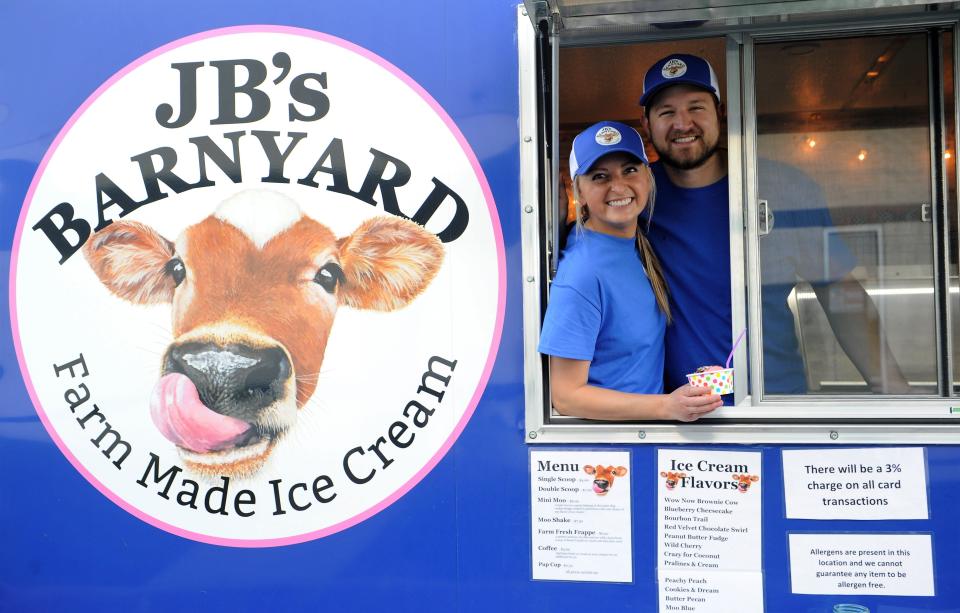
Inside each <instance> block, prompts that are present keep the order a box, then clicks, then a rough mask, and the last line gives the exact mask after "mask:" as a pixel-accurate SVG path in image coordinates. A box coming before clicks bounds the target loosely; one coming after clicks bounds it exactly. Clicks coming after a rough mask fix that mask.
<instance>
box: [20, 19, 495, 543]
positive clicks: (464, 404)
mask: <svg viewBox="0 0 960 613" xmlns="http://www.w3.org/2000/svg"><path fill="white" fill-rule="evenodd" d="M504 287H505V279H504V256H503V241H502V237H501V234H500V227H499V222H498V220H497V215H496V209H495V206H494V202H493V198H492V196H491V194H490V190H489V187H488V186H487V183H486V180H485V179H484V176H483V173H482V171H481V169H480V166H479V164H478V162H477V160H476V158H475V156H474V155H473V153H472V151H471V150H470V148H469V146H468V145H467V143H466V141H465V139H464V138H463V135H462V134H461V133H460V131H459V130H458V129H457V127H456V126H455V125H454V123H453V122H452V121H451V120H450V118H449V117H448V116H447V115H446V113H445V112H444V111H443V109H441V108H440V106H439V105H438V104H437V103H436V102H435V101H434V100H433V99H432V98H431V97H430V96H429V95H428V94H427V93H426V92H425V91H424V90H423V89H422V88H421V87H419V86H418V85H417V84H416V83H415V82H413V81H412V80H411V79H410V78H409V77H407V76H406V75H404V74H403V73H401V72H400V71H399V70H397V69H396V68H395V67H393V66H391V65H390V64H388V63H387V62H386V61H384V60H382V59H381V58H379V57H377V56H375V55H373V54H372V53H370V52H368V51H366V50H364V49H362V48H359V47H357V46H355V45H352V44H350V43H347V42H345V41H342V40H339V39H335V38H332V37H329V36H325V35H322V34H318V33H315V32H310V31H305V30H297V29H292V28H279V27H244V28H230V29H226V30H217V31H213V32H207V33H203V34H200V35H197V36H193V37H190V38H187V39H184V40H181V41H178V42H176V43H173V44H171V45H168V46H166V47H163V48H161V49H158V50H156V51H155V52H153V53H150V54H149V55H147V56H145V57H144V58H141V59H140V60H138V61H137V62H135V63H134V64H132V65H131V66H128V67H127V68H125V69H124V70H122V71H121V72H120V73H119V74H117V75H116V76H114V77H113V78H112V79H110V80H109V81H108V82H107V83H106V84H104V85H103V86H102V87H101V88H100V89H99V90H98V91H97V92H96V93H95V94H94V95H93V96H91V98H90V99H89V100H88V101H87V102H86V103H85V104H84V105H83V107H82V108H80V109H79V110H78V111H77V112H76V114H75V115H74V117H73V118H72V119H71V120H70V122H69V123H68V124H67V126H66V127H65V128H64V129H63V131H62V132H61V133H60V135H59V136H58V137H57V139H56V140H55V142H54V144H53V146H52V147H51V149H50V151H49V152H48V153H47V156H46V157H45V159H44V160H43V163H42V164H41V167H40V170H39V171H38V173H37V176H36V178H35V179H34V183H33V185H32V186H31V189H30V192H29V194H28V196H27V200H26V202H25V204H24V209H23V212H22V214H21V218H20V225H19V227H18V230H17V235H16V240H15V245H14V250H13V270H12V272H11V301H12V304H11V312H12V313H13V328H14V338H15V342H16V345H17V351H18V357H19V360H20V365H21V369H22V371H23V376H24V379H25V381H26V383H27V385H28V388H29V390H30V393H31V396H32V398H33V401H34V404H35V405H36V408H37V411H38V413H39V415H40V417H41V419H42V420H43V423H44V424H45V426H46V428H47V430H48V431H49V433H50V435H51V436H52V437H53V439H54V440H55V441H56V443H57V444H58V445H59V447H60V449H61V450H62V451H63V453H64V454H65V455H66V456H67V457H68V458H69V459H70V461H71V462H72V463H73V464H74V466H76V468H77V469H78V470H79V471H80V472H81V473H82V474H83V475H84V476H85V477H86V478H87V479H88V480H89V481H90V482H91V483H92V484H93V485H95V486H96V487H97V488H98V489H100V490H101V491H102V492H103V493H104V494H105V495H107V496H108V497H110V498H111V499H112V500H114V501H115V502H116V503H117V504H119V505H121V506H122V507H124V508H125V509H127V510H129V511H130V512H131V513H133V514H135V515H137V516H138V517H140V518H142V519H144V520H145V521H148V522H150V523H152V524H154V525H156V526H159V527H161V528H163V529H165V530H168V531H170V532H173V533H175V534H179V535H182V536H186V537H188V538H193V539H196V540H200V541H205V542H210V543H219V544H228V545H245V546H246V545H255V546H259V545H264V546H265V545H281V544H287V543H295V542H301V541H304V540H308V539H312V538H317V537H320V536H324V535H326V534H330V533H332V532H335V531H338V530H341V529H343V528H346V527H348V526H350V525H353V524H355V523H357V522H359V521H362V520H363V519H365V518H366V517H369V516H370V515H372V514H374V513H376V512H377V511H379V510H381V509H383V508H385V507H386V506H388V505H390V504H391V503H392V502H393V501H394V500H396V499H397V498H399V497H400V496H401V495H403V494H404V493H405V492H406V491H407V490H409V489H410V488H411V487H413V486H414V485H415V484H416V483H417V482H418V481H419V480H420V479H421V478H423V476H424V475H425V474H426V473H427V472H429V470H430V469H431V468H432V467H433V466H434V465H435V464H436V463H437V462H438V461H439V460H440V458H442V457H443V455H444V453H445V452H446V451H447V450H448V449H449V448H450V446H451V445H452V444H453V442H454V441H455V440H456V438H457V436H458V435H459V433H460V432H461V430H462V429H463V427H464V426H465V425H466V422H467V420H468V419H469V418H470V415H471V413H472V412H473V410H474V408H475V407H476V405H477V402H478V401H479V398H480V395H481V393H482V391H483V388H484V386H485V384H486V381H487V379H488V377H489V375H490V370H491V368H492V365H493V361H494V358H495V352H496V348H497V346H498V344H499V337H500V330H501V326H502V319H503V309H504Z"/></svg>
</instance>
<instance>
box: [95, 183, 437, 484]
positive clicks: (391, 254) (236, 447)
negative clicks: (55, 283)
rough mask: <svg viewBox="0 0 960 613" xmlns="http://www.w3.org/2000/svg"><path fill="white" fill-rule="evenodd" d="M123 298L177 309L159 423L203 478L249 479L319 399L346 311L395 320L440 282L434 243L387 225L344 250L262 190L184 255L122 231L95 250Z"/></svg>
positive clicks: (225, 210) (101, 238)
mask: <svg viewBox="0 0 960 613" xmlns="http://www.w3.org/2000/svg"><path fill="white" fill-rule="evenodd" d="M83 251H84V255H85V256H86V259H87V261H88V262H89V264H90V266H91V268H92V269H93V271H94V272H95V273H96V275H97V277H98V278H99V279H100V281H101V282H102V283H103V284H104V285H105V286H106V287H107V289H109V290H110V292H112V293H113V294H114V295H116V296H118V297H120V298H122V299H124V300H127V301H129V302H132V303H134V304H143V305H146V304H167V303H169V304H171V306H172V320H173V340H172V342H171V343H170V344H169V345H168V346H167V348H166V350H165V351H164V353H163V357H162V360H161V366H160V375H161V376H160V379H159V381H158V383H157V384H156V386H155V388H154V391H153V395H152V398H151V400H150V414H151V417H152V419H153V421H154V423H155V424H156V426H157V428H158V429H159V430H160V432H161V433H162V434H163V435H164V436H165V437H166V438H167V439H168V440H170V441H171V442H173V443H174V444H176V446H177V448H178V450H179V453H180V456H181V459H182V460H183V462H184V463H185V464H186V465H187V466H188V467H189V468H191V469H192V470H194V471H196V472H198V473H200V474H206V475H211V476H216V475H234V476H240V477H243V476H250V475H252V474H253V473H255V472H256V471H257V470H259V469H260V468H261V467H262V466H263V464H264V462H266V460H267V458H268V457H269V456H270V454H271V452H272V451H273V449H274V446H275V445H276V444H277V442H278V441H279V440H281V438H282V437H283V435H284V433H285V432H287V431H288V430H289V429H290V427H291V426H292V425H293V424H294V423H295V421H296V418H297V413H298V410H299V409H300V407H302V406H303V405H304V403H305V402H306V401H307V400H308V399H309V398H310V397H311V396H312V395H313V392H314V390H315V388H316V386H317V379H318V375H319V372H320V365H321V363H322V362H323V356H324V352H325V350H326V346H327V339H328V337H329V335H330V329H331V326H332V325H333V320H334V316H335V315H336V312H337V309H338V308H339V307H340V306H349V307H353V308H356V309H372V310H375V311H393V310H395V309H399V308H401V307H403V306H405V305H407V304H409V303H410V302H411V301H412V300H413V299H414V298H416V297H417V295H419V294H420V293H421V292H422V291H423V290H424V289H425V288H426V287H427V286H428V285H429V284H430V282H431V281H432V280H433V278H434V276H435V275H436V273H437V271H438V270H439V268H440V265H441V263H442V261H443V247H442V244H441V243H440V241H439V240H438V239H437V237H436V236H434V235H433V234H431V233H429V232H427V231H426V230H424V229H423V228H422V227H420V226H419V225H417V224H416V223H413V222H411V221H408V220H405V219H402V218H399V217H393V216H380V217H374V218H372V219H368V220H367V221H365V222H363V223H362V224H361V225H360V226H359V227H358V228H357V229H356V230H354V232H353V233H352V234H350V235H349V236H345V237H342V238H337V237H336V236H334V234H333V232H332V231H331V230H330V229H329V228H327V227H326V226H324V225H323V224H321V223H319V222H317V221H315V220H314V219H311V218H309V217H306V216H304V215H303V214H302V213H301V211H300V208H299V206H298V205H297V203H295V202H294V201H293V200H291V199H289V198H287V197H285V196H283V195H281V194H279V193H276V192H270V191H261V190H250V191H245V192H241V193H239V194H237V195H235V196H233V197H231V198H229V199H227V200H225V201H224V202H223V203H222V204H220V205H219V207H218V208H217V209H216V211H215V212H214V214H213V215H211V216H209V217H207V218H206V219H204V220H202V221H200V222H199V223H197V224H194V225H192V226H189V227H188V228H186V229H185V230H184V231H183V232H182V233H181V234H180V236H179V237H178V238H177V240H176V242H171V241H170V240H167V239H166V238H164V237H163V236H161V235H160V234H158V233H157V232H156V231H155V230H153V229H152V228H150V227H148V226H146V225H144V224H141V223H136V222H132V221H116V222H113V223H111V224H110V225H109V226H107V227H106V228H104V229H103V230H101V231H100V232H97V233H96V234H95V235H94V236H93V237H91V238H90V239H89V240H88V241H87V243H86V245H84V249H83Z"/></svg>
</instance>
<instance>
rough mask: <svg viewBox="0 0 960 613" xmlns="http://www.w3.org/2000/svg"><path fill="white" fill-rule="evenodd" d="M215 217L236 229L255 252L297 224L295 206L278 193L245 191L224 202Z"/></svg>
mask: <svg viewBox="0 0 960 613" xmlns="http://www.w3.org/2000/svg"><path fill="white" fill-rule="evenodd" d="M214 216H215V217H216V218H217V219H220V220H221V221H225V222H227V223H228V224H230V225H232V226H234V227H236V228H237V229H238V230H240V231H241V232H243V233H244V234H246V235H247V237H248V238H249V239H250V240H251V241H253V244H254V245H256V246H257V248H258V249H262V248H263V246H264V245H266V244H267V242H268V241H269V240H270V239H271V238H273V237H274V236H276V235H277V234H280V233H281V232H283V231H284V230H286V229H287V228H289V227H290V226H292V225H293V224H295V223H297V221H299V220H300V217H301V216H302V214H301V213H300V207H299V206H298V205H297V203H296V202H294V201H293V200H291V199H290V198H287V197H286V196H284V195H282V194H278V193H277V192H271V191H266V190H248V191H245V192H240V193H239V194H237V195H235V196H231V197H230V198H227V199H226V200H224V201H223V203H221V204H220V206H219V207H217V212H216V213H214Z"/></svg>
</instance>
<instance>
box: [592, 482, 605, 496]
mask: <svg viewBox="0 0 960 613" xmlns="http://www.w3.org/2000/svg"><path fill="white" fill-rule="evenodd" d="M593 491H594V492H596V493H598V494H599V493H600V492H602V491H603V488H602V487H600V486H599V485H597V484H596V483H594V484H593Z"/></svg>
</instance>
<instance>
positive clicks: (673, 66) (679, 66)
mask: <svg viewBox="0 0 960 613" xmlns="http://www.w3.org/2000/svg"><path fill="white" fill-rule="evenodd" d="M660 74H662V75H663V78H665V79H676V78H677V77H682V76H683V75H685V74H687V64H686V62H684V61H683V60H680V59H677V58H673V59H671V60H669V61H668V62H667V63H666V64H664V65H663V69H662V70H661V71H660Z"/></svg>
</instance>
